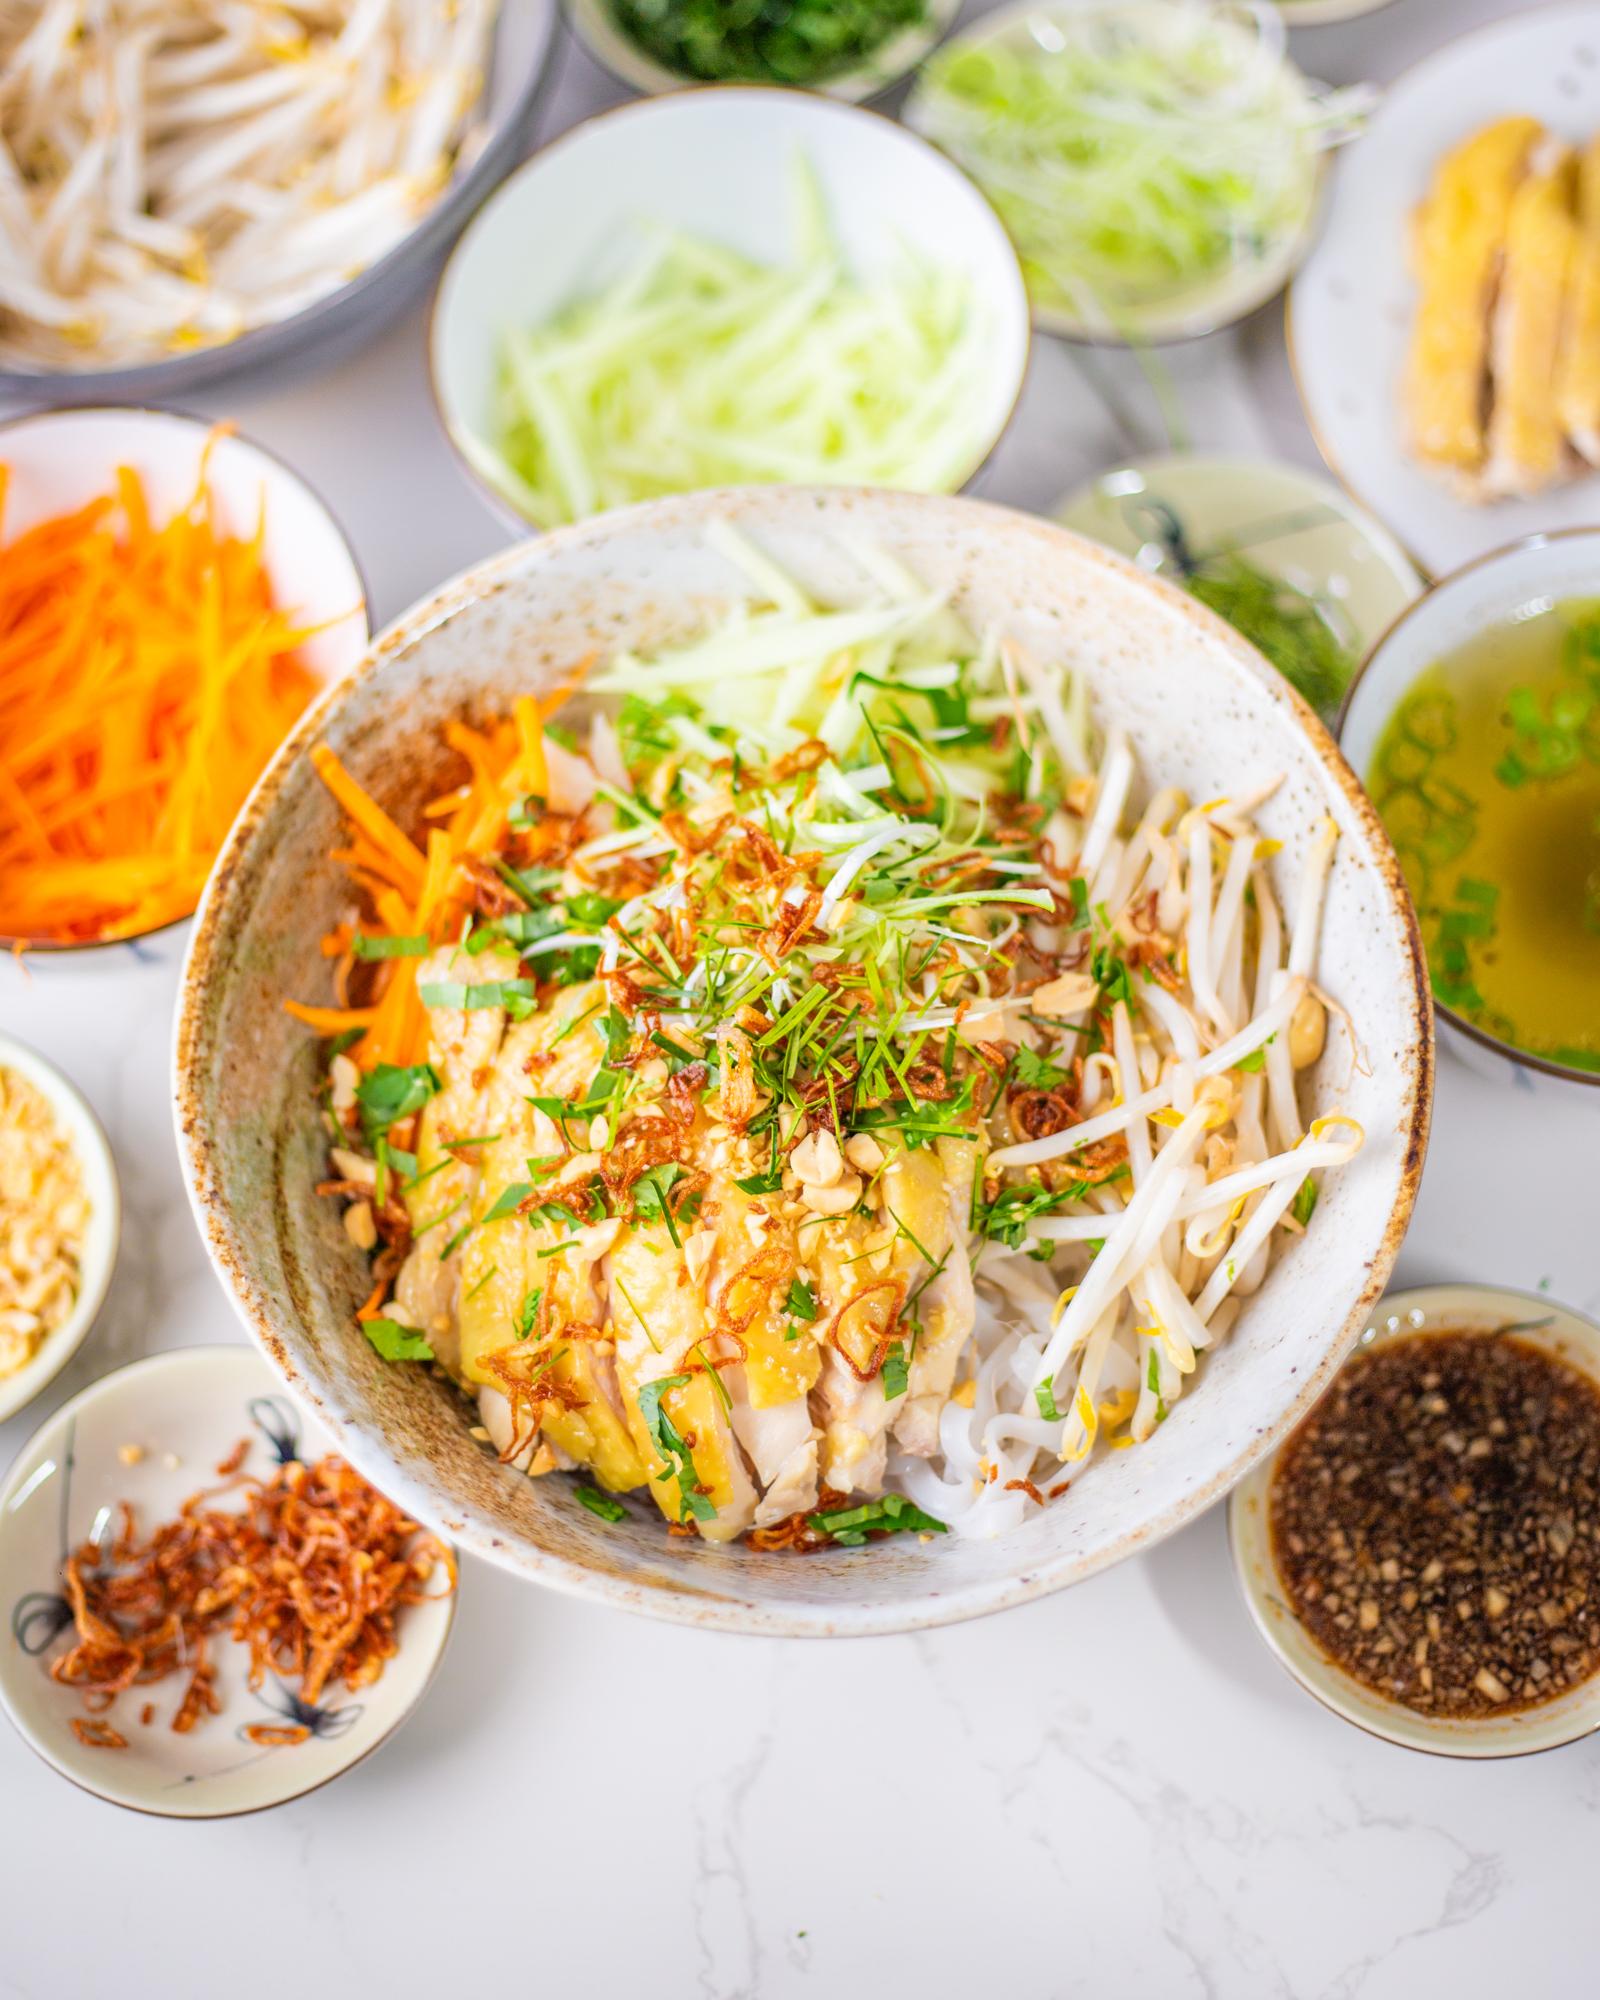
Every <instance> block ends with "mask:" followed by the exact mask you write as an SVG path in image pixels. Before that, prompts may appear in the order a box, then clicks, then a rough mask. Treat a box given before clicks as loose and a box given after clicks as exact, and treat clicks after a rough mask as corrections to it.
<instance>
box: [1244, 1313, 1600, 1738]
mask: <svg viewBox="0 0 1600 2000" xmlns="http://www.w3.org/2000/svg"><path fill="white" fill-rule="evenodd" d="M1269 1523H1270V1532H1271V1540H1272V1552H1273V1559H1274V1562H1275V1564H1276V1567H1277V1572H1278V1578H1279V1582H1280V1584H1281V1586H1282V1589H1283V1593H1284V1597H1285V1599H1286V1601H1287V1603H1288V1605H1289V1607H1290V1609H1291V1610H1292V1611H1293V1612H1294V1614H1295V1616H1296V1617H1297V1618H1298V1619H1299V1620H1300V1622H1301V1623H1302V1625H1304V1627H1305V1628H1306V1630H1307V1631H1308V1632H1309V1633H1310V1634H1311V1636H1312V1637H1313V1638H1314V1639H1315V1640H1316V1641H1317V1643H1318V1645H1320V1646H1321V1648H1322V1649H1323V1651H1324V1652H1325V1653H1326V1654H1327V1655H1328V1657H1329V1659H1330V1660H1331V1661H1332V1662H1333V1663H1334V1665H1335V1666H1337V1667H1339V1668H1341V1669H1342V1670H1343V1671H1344V1672H1345V1673H1347V1674H1349V1675H1351V1676H1352V1677H1353V1678H1354V1679H1356V1680H1358V1681H1360V1682H1361V1683H1362V1684H1363V1685H1364V1686H1366V1687H1368V1688H1370V1689H1371V1690H1372V1691H1373V1692H1374V1693H1375V1694H1379V1695H1383V1696H1386V1697H1387V1698H1389V1699H1390V1700H1392V1701H1397V1702H1400V1703H1402V1704H1404V1705H1405V1706H1406V1707H1407V1708H1411V1709H1415V1710H1417V1711H1418V1712H1419V1713H1421V1714H1425V1715H1434V1716H1449V1717H1453V1718H1467V1719H1470V1718H1473V1717H1481V1716H1488V1715H1504V1714H1507V1713H1509V1712H1512V1711H1514V1710H1518V1709H1526V1708H1531V1707H1534V1706H1536V1705H1537V1704H1539V1703H1541V1702H1547V1701H1551V1700H1553V1699H1555V1698H1556V1697H1557V1696H1558V1695H1562V1694H1565V1693H1566V1692H1567V1691H1568V1690H1569V1689H1571V1688H1574V1687H1576V1686H1578V1685H1579V1684H1580V1683H1581V1682H1583V1681H1586V1680H1588V1679H1589V1677H1590V1676H1591V1675H1592V1674H1594V1673H1595V1672H1596V1671H1600V1389H1597V1387H1596V1385H1595V1384H1594V1383H1593V1382H1592V1381H1591V1380H1590V1379H1589V1377H1588V1376H1586V1375H1583V1374H1580V1373H1579V1371H1578V1370H1577V1369H1575V1368H1571V1367H1569V1366H1567V1364H1566V1363H1564V1362H1562V1361H1559V1360H1557V1359H1555V1358H1554V1357H1553V1356H1551V1355H1550V1354H1547V1353H1546V1352H1544V1351H1543V1350H1542V1349H1541V1348H1538V1347H1536V1346H1534V1345H1533V1344H1532V1343H1530V1342H1528V1341H1526V1340H1523V1339H1520V1338H1519V1337H1518V1335H1517V1333H1516V1332H1515V1331H1514V1330H1511V1329H1503V1330H1495V1331H1472V1332H1464V1331H1462V1332H1452V1331H1445V1332H1440V1333H1417V1334H1411V1335H1403V1336H1400V1337H1397V1338H1391V1339H1387V1340H1383V1341H1379V1342H1378V1343H1377V1344H1376V1345H1375V1346H1374V1347H1373V1348H1371V1349H1370V1350H1369V1351H1368V1352H1366V1353H1364V1354H1359V1355H1357V1356H1356V1357H1355V1359H1354V1360H1352V1361H1351V1362H1350V1364H1349V1365H1348V1366H1347V1367H1346V1368H1344V1369H1342V1370H1341V1371H1340V1373H1339V1376H1338V1378H1337V1379H1336V1381H1335V1383H1334V1385H1333V1387H1332V1389H1331V1390H1330V1391H1329V1392H1328V1395H1327V1396H1326V1397H1325V1398H1324V1400H1323V1401H1322V1402H1321V1403H1320V1404H1318V1406H1317V1408H1316V1409H1315V1410H1314V1411H1313V1412H1312V1413H1311V1415H1310V1416H1309V1417H1308V1418H1307V1419H1306V1421H1305V1422H1304V1423H1303V1424H1302V1425H1301V1426H1300V1428H1299V1430H1298V1431H1296V1432H1295V1434H1294V1436H1293V1437H1291V1438H1290V1440H1289V1442H1288V1444H1287V1445H1285V1447H1284V1449H1283V1452H1282V1454H1281V1456H1280V1458H1279V1461H1278V1467H1277V1471H1276V1473H1275V1475H1274V1478H1273V1482H1272V1487H1271V1493H1270V1499H1269Z"/></svg>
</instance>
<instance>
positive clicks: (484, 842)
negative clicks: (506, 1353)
mask: <svg viewBox="0 0 1600 2000" xmlns="http://www.w3.org/2000/svg"><path fill="white" fill-rule="evenodd" d="M588 665H589V662H588V660H583V661H581V662H580V663H579V664H578V666H577V667H576V668H575V669H574V670H573V672H572V673H571V674H570V675H569V676H568V678H567V680H566V681H565V682H564V683H563V686H564V687H566V688H568V689H570V688H571V687H573V686H575V685H576V684H577V682H578V681H579V680H581V679H582V677H583V674H584V673H585V671H586V670H587V668H588ZM551 707H552V704H551V703H550V702H543V703H540V702H535V701H534V700H533V699H532V698H531V697H529V696H526V695H524V696H521V697H519V698H518V700H517V701H515V702H514V703H513V705H512V714H511V716H510V718H508V719H504V720H501V721H499V722H495V723H491V724H490V725H488V726H487V727H486V728H483V729H474V728H472V727H470V726H469V725H468V724H467V723H464V722H448V723H446V725H445V728H444V738H445V741H446V743H447V744H448V745H449V746H450V748H451V749H452V750H454V751H456V753H457V754H458V755H459V756H460V757H461V758H462V759H463V760H464V761H465V763H466V765H467V768H468V771H469V773H470V776H469V778H468V781H467V782H466V783H465V784H461V785H457V786H455V787H453V788H452V789H451V790H450V791H448V792H446V793H445V794H444V795H443V796H442V797H440V798H436V799H432V800H429V801H426V802H424V803H423V804H422V805H421V806H420V808H419V810H420V813H421V816H422V817H423V818H424V819H425V820H427V821H430V822H435V823H434V824H430V825H429V826H428V829H427V835H426V842H425V851H424V849H423V848H419V847H418V846H417V844H416V842H415V841H414V840H412V839H411V838H410V837H409V835H407V834H406V833H405V831H404V830H403V829H402V828H401V827H400V826H398V825H397V824H396V822H395V821H394V820H393V819H391V818H390V816H389V814H388V813H387V812H385V811H384V809H383V807H382V806H380V805H379V804H378V802H377V801H376V800H375V799H374V798H372V797H371V795H370V794H369V793H368V792H367V791H366V790H365V789H364V788H363V787H362V785H361V784H360V783H359V782H358V781H357V780H356V779H355V778H354V777H352V776H351V774H350V772H349V771H347V770H346V769H345V767H344V765H343V764H342V763H341V762H340V760H339V758H338V757H337V756H336V755H335V753H334V752H333V750H332V749H331V748H330V747H329V746H328V745H327V744H325V743H319V744H318V745H317V746H316V748H315V749H314V750H313V751H312V752H311V761H312V764H313V766H314V767H315V769H316V771H317V774H318V776H319V777H320V778H321V779H322V781H323V783H324V784H325V785H326V786H327V788H328V790H329V791H330V792H331V793H332V794H333V796H334V798H335V800H336V801H337V802H338V804H339V807H340V809H341V810H342V811H343V813H344V816H345V820H346V822H347V825H346V828H345V833H344V840H345V844H344V845H343V846H339V847H335V848H333V849H332V850H331V858H332V859H333V860H335V861H338V862H340V863H342V864H343V866H344V868H345V870H346V872H347V873H348V874H349V876H350V878H351V880H352V881H353V882H354V884H355V885H356V886H357V887H358V888H359V889H360V890H362V892H363V893H364V894H365V896H366V898H367V901H368V903H369V905H370V916H369V917H368V918H367V919H366V920H364V921H363V924H362V928H363V930H364V931H366V932H367V934H368V935H375V936H380V937H381V936H387V937H406V938H416V937H425V938H427V939H428V941H429V942H430V943H431V944H436V945H441V944H445V943H447V942H448V941H449V940H450V939H452V938H454V937H456V936H458V935H459V933H460V929H461V923H462V919H463V917H464V916H465V915H466V914H467V913H468V912H469V911H470V910H471V908H472V907H473V896H474V893H475V891H474V887H473V882H472V878H471V874H470V870H471V868H472V866H474V865H476V866H477V867H478V869H479V871H480V873H481V872H482V869H483V857H485V856H489V855H492V854H493V853H494V852H495V851H496V850H497V849H498V848H499V847H500V846H502V844H503V842H504V837H505V831H506V825H507V821H508V820H509V818H510V815H511V812H512V809H513V808H514V807H515V806H517V805H518V804H519V802H520V801H522V800H523V799H525V798H528V797H530V796H532V797H536V798H543V797H544V796H545V795H546V793H547V791H548V787H549V782H550V778H549V760H548V757H547V755H546V751H545V738H544V718H545V716H547V715H548V714H549V713H550V711H551ZM441 820H442V821H443V824H442V825H440V824H437V822H439V821H441ZM351 944H352V930H351V926H350V925H349V924H347V923H341V924H338V925H336V926H335V927H334V928H333V929H332V930H331V931H329V932H328V933H327V934H326V935H325V936H324V938H323V939H322V956H323V957H324V958H326V959H341V960H342V959H344V957H345V955H346V954H347V953H348V952H349V950H350V949H351ZM419 964H420V961H419V960H418V959H416V958H414V957H404V958H393V959H389V960H387V961H386V962H384V963H383V964H381V965H380V966H379V967H378V968H377V969H376V970H375V973H374V978H375V981H376V982H377V983H376V984H375V986H374V987H372V988H370V989H367V990H369V991H374V992H376V994H377V999H376V1002H375V1004H374V1005H372V1006H368V1007H311V1006H305V1005H303V1004H302V1003H301V1002H300V1001H298V1000H286V1001H285V1002H284V1005H285V1007H286V1008H287V1009H288V1010H289V1012H290V1013H291V1014H293V1015H294V1017H295V1019H296V1020H298V1021H303V1022H304V1023H305V1024H306V1026H307V1027H309V1028H314V1029H315V1030H316V1031H317V1033H318V1034H322V1035H337V1034H342V1033H344V1032H346V1031H348V1030H349V1029H352V1028H355V1029H360V1030H363V1033H362V1035H361V1039H360V1040H359V1041H358V1042H357V1043H356V1044H355V1046H354V1047H353V1048H352V1049H351V1052H350V1053H351V1056H352V1058H353V1060H354V1061H355V1062H357V1063H358V1064H359V1065H360V1067H361V1068H362V1069H364V1070H369V1071H370V1070H371V1069H373V1068H374V1067H375V1066H376V1065H377V1064H379V1063H396V1064H401V1065H404V1064H408V1063H417V1062H421V1061H423V1060H424V1059H425V1057H426V1055H427V1047H428V1020H427V1010H426V1008H425V1007H424V1006H423V1004H422V999H421V996H420V995H419V993H418V991H417V973H418V967H419ZM339 990H340V991H342V990H343V989H342V987H341V988H340V989H339ZM381 1291H382V1288H381V1287H380V1294H379V1295H381ZM369 1304H370V1302H369ZM363 1311H364V1313H365V1311H366V1309H363Z"/></svg>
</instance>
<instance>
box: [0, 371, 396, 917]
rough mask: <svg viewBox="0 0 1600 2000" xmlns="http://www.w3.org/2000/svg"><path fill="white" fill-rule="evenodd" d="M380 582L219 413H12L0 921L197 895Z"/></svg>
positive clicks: (0, 459)
mask: <svg viewBox="0 0 1600 2000" xmlns="http://www.w3.org/2000/svg"><path fill="white" fill-rule="evenodd" d="M365 599H366V592H365V589H364V586H363V584H362V580H361V575H360V572H359V570H358V569H357V567H356V563H355V558H354V556H353V555H352V553H351V551H350V547H349V544H348V543H347V542H346V540H345V537H344V535H343V533H342V531H341V530H340V528H339V526H338V523H337V522H336V521H335V520H334V519H333V517H332V515H331V514H330V513H329V512H328V510H327V508H326V507H325V506H324V505H323V504H322V502H321V501H320V500H319V499H317V497H316V496H315V494H313V493H312V492H311V491H310V490H309V489H308V488H307V487H306V486H305V485H304V484H303V483H302V481H301V480H300V479H299V478H298V477H297V476H296V475H295V474H294V473H293V472H292V471H290V470H289V468H288V467H287V466H285V465H283V464H282V463H280V462H279V461H278V460H276V459H274V458H273V457H271V456H270V455H269V454H268V453H266V452H264V451H262V450H261V449H260V448H259V447H258V446H256V445H254V444H251V443H249V442H247V441H246V440H245V439H243V438H241V437H239V436H237V435H236V434H234V433H232V432H231V431H229V430H228V429H226V428H219V427H211V426H208V425H206V424H204V423H200V422H197V421H195V420H194V419H191V418H188V417H183V416H179V415H177V414H175V413H171V412H167V411H162V410H112V409H81V410H58V411H48V412H44V413H41V414H38V415H33V416H27V417H23V418H20V419H18V420H17V421H16V422H14V423H11V424H9V425H6V426H4V427H3V428H0V940H3V941H4V942H5V943H7V944H10V945H12V946H19V945H22V946H27V947H29V948H39V949H57V950H59V949H70V948H73V947H82V946H86V945H101V944H108V943H113V942H117V941H120V940H126V939H130V938H136V937H141V936H144V935H147V934H148V933H149V932H151V931H155V930H159V929H161V928H162V927H163V926H165V925H167V924H171V923H176V922H178V921H180V920H182V919H183V918H186V917H188V916H189V915H190V914H191V913H192V912H193V910H194V907H195V905H196V903H197V902H198V900H199V896H200V891H201V888H202V887H203V885H204V883H205V879H206V876H207V875H208V873H209V872H210V869H211V864H212V862H213V860H214V859H215V858H216V854H217V851H218V849H219V848H220V847H221V845H222V841H223V838H224V836H225V835H226V833H227V831H228V828H229V827H230V826H231V825H232V823H233V820H234V817H235V815H236V814H237V812H238V810H239V808H240V806H241V805H243V803H244V801H245V798H246V796H247V795H248V793H249V791H250V788H251V786H252V785H253V784H254V783H255V781H256V779H257V778H258V777H259V776H260V774H261V771H262V770H263V769H264V767H265V766H266V764H267V761H268V759H269V758H270V757H271V755H272V753H273V751H274V750H275V749H276V748H277V746H278V744H279V742H280V741H281V740H282V738H283V737H284V736H285V735H286V734H287V732H288V730H289V728H290V727H291V725H292V724H293V723H294V721H295V720H296V718H297V717H298V716H299V715H300V713H301V712H302V710H304V709H305V708H306V706H307V705H308V704H309V702H310V701H311V700H312V698H313V697H314V696H315V695H316V694H318V693H319V692H320V691H321V689H322V688H323V687H325V686H327V685H329V684H331V683H332V682H333V681H335V680H337V679H339V678H340V677H341V676H342V675H343V674H345V673H346V672H348V670H349V669H350V668H351V667H353V666H354V665H355V663H356V662H357V660H359V659H360V657H361V655H362V653H363V652H364V651H365V649H366V643H367V636H368V627H367V615H366V602H365Z"/></svg>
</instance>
